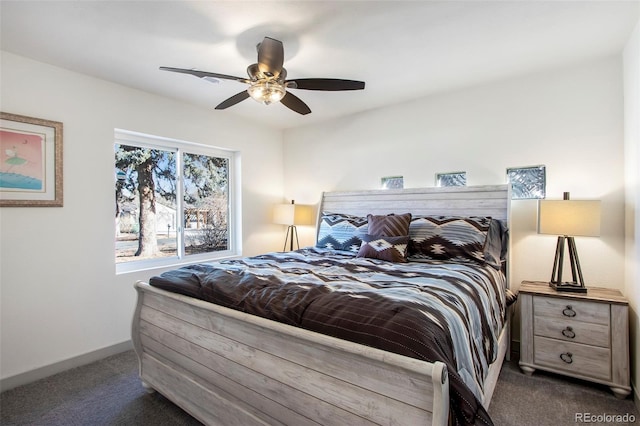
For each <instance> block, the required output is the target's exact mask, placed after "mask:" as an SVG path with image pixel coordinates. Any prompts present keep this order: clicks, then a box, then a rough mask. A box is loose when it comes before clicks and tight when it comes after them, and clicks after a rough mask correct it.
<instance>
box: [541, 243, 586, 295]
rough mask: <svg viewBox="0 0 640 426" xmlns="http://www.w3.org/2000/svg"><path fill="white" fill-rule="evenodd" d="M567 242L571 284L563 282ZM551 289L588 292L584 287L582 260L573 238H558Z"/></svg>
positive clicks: (550, 283)
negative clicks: (579, 257)
mask: <svg viewBox="0 0 640 426" xmlns="http://www.w3.org/2000/svg"><path fill="white" fill-rule="evenodd" d="M565 240H566V242H567V245H568V249H569V264H570V266H571V279H572V281H569V282H567V281H563V280H562V266H563V264H564V247H565V244H564V243H565ZM549 287H551V288H553V289H555V290H556V291H562V292H573V293H586V292H587V288H586V287H585V286H584V279H583V278H582V269H581V268H580V260H579V259H578V250H577V249H576V243H575V240H574V239H573V237H568V236H559V237H558V243H557V244H556V256H555V259H554V261H553V272H552V273H551V281H550V282H549Z"/></svg>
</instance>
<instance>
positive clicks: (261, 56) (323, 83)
mask: <svg viewBox="0 0 640 426" xmlns="http://www.w3.org/2000/svg"><path fill="white" fill-rule="evenodd" d="M283 64H284V47H283V45H282V42H281V41H279V40H276V39H273V38H270V37H265V38H264V40H262V42H261V43H260V44H258V62H257V63H255V64H251V65H249V66H248V67H247V74H248V75H249V78H243V77H235V76H232V75H226V74H218V73H213V72H207V71H198V70H194V69H183V68H170V67H160V69H161V70H163V71H171V72H177V73H182V74H190V75H193V76H196V77H199V78H202V79H205V80H208V81H215V82H217V81H218V80H234V81H237V82H240V83H245V84H248V85H249V88H248V89H247V90H243V91H242V92H240V93H236V94H235V95H233V96H232V97H230V98H228V99H226V100H224V101H223V102H221V103H220V104H218V106H216V109H227V108H229V107H230V106H233V105H235V104H237V103H239V102H242V101H243V100H245V99H247V98H249V97H251V98H252V99H254V100H256V101H257V102H260V103H261V104H264V105H269V104H272V103H277V102H281V103H282V104H283V105H284V106H286V107H287V108H289V109H291V110H292V111H295V112H297V113H298V114H302V115H305V114H309V113H310V112H311V109H310V108H309V106H307V104H305V103H304V102H303V101H302V100H301V99H300V98H298V97H297V96H295V95H294V94H293V93H291V92H288V91H287V89H302V90H320V91H332V92H333V91H343V90H362V89H364V82H363V81H356V80H342V79H338V78H303V79H293V80H285V79H286V76H287V70H286V69H284V68H283Z"/></svg>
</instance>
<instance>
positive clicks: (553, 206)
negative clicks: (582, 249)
mask: <svg viewBox="0 0 640 426" xmlns="http://www.w3.org/2000/svg"><path fill="white" fill-rule="evenodd" d="M538 234H553V235H566V236H581V237H598V236H599V235H600V201H597V200H540V201H539V202H538Z"/></svg>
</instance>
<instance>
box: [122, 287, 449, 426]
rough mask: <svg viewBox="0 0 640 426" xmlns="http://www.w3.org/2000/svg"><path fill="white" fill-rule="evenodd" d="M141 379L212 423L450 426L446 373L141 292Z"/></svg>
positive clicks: (136, 328)
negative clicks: (447, 425)
mask: <svg viewBox="0 0 640 426" xmlns="http://www.w3.org/2000/svg"><path fill="white" fill-rule="evenodd" d="M135 288H136V290H137V292H138V304H137V308H136V311H135V315H134V318H133V327H132V337H133V342H134V347H135V351H136V353H137V355H138V358H139V362H140V377H141V379H142V381H143V383H145V384H146V385H147V386H149V387H151V388H153V389H155V390H157V391H158V392H160V393H161V394H163V395H164V396H166V397H167V398H169V399H170V400H171V401H173V402H174V403H176V404H177V405H178V406H180V407H182V408H183V409H184V410H186V411H187V412H189V413H190V414H191V415H193V416H194V417H195V418H197V419H198V420H200V421H202V422H203V423H205V424H223V425H243V426H246V425H254V424H255V425H278V424H289V425H296V426H298V425H318V424H320V425H369V424H382V425H403V424H412V425H413V424H415V425H418V424H422V425H446V424H447V419H448V412H449V381H448V376H447V369H446V366H445V365H444V364H443V363H441V362H435V363H427V362H424V361H420V360H417V359H413V358H408V357H404V356H401V355H396V354H393V353H389V352H385V351H381V350H378V349H375V348H371V347H368V346H364V345H359V344H355V343H351V342H347V341H344V340H340V339H336V338H333V337H329V336H324V335H321V334H318V333H314V332H310V331H307V330H304V329H300V328H297V327H292V326H289V325H286V324H280V323H277V322H274V321H270V320H267V319H264V318H259V317H255V316H252V315H247V314H244V313H242V312H238V311H234V310H231V309H227V308H223V307H220V306H217V305H213V304H210V303H207V302H203V301H200V300H195V299H192V298H189V297H185V296H182V295H179V294H174V293H169V292H166V291H163V290H160V289H157V288H154V287H151V286H149V285H148V284H146V283H143V282H138V283H136V285H135Z"/></svg>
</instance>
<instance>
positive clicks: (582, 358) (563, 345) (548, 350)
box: [533, 336, 611, 380]
mask: <svg viewBox="0 0 640 426" xmlns="http://www.w3.org/2000/svg"><path fill="white" fill-rule="evenodd" d="M533 345H534V347H535V349H534V355H533V359H534V362H535V363H536V364H539V365H544V366H547V367H551V368H553V369H554V370H557V371H558V372H565V373H568V374H570V375H574V376H575V375H578V376H584V377H593V378H595V379H601V380H610V379H611V351H610V350H609V349H606V348H598V347H594V346H588V345H582V344H579V343H570V342H563V341H560V340H556V339H549V338H546V337H540V336H535V337H534V339H533Z"/></svg>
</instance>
